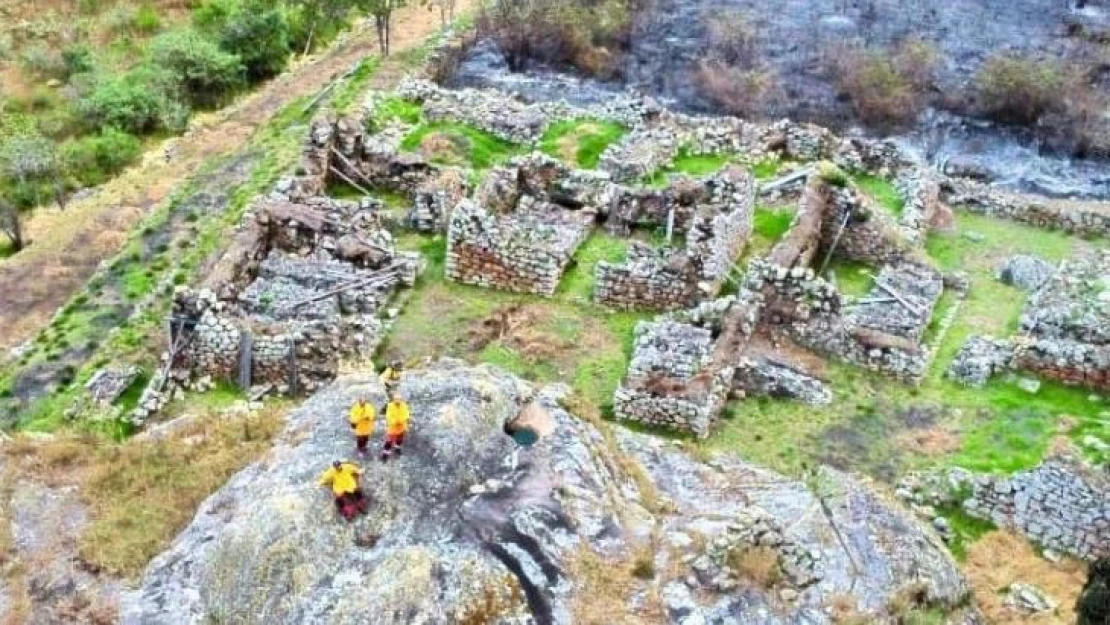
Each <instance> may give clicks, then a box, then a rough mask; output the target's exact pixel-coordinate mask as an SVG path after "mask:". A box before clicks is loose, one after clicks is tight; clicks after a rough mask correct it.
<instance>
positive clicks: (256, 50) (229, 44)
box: [193, 0, 292, 81]
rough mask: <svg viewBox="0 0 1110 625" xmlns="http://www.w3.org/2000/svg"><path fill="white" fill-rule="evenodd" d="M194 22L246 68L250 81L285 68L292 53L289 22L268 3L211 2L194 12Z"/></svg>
mask: <svg viewBox="0 0 1110 625" xmlns="http://www.w3.org/2000/svg"><path fill="white" fill-rule="evenodd" d="M193 19H194V23H195V24H196V25H197V27H198V28H200V30H201V31H202V32H204V33H207V34H210V35H211V36H213V37H214V38H215V39H216V40H217V41H218V42H219V44H220V47H221V48H223V49H224V50H225V51H226V52H229V53H231V54H235V55H237V56H238V57H239V59H240V60H241V61H242V63H243V65H244V66H246V70H247V77H248V78H249V79H250V80H251V81H257V80H262V79H264V78H269V77H270V76H274V75H276V74H278V73H280V72H281V70H283V69H285V63H286V61H287V59H288V57H289V52H290V51H291V49H292V48H291V33H290V28H289V23H288V22H287V21H286V18H285V13H284V12H283V11H282V9H281V7H280V6H278V5H275V4H274V3H272V2H268V1H267V0H212V1H211V2H207V3H205V4H204V5H202V6H201V7H200V8H199V9H197V10H196V11H195V12H194V18H193Z"/></svg>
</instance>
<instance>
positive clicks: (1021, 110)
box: [976, 56, 1067, 124]
mask: <svg viewBox="0 0 1110 625" xmlns="http://www.w3.org/2000/svg"><path fill="white" fill-rule="evenodd" d="M1066 83H1067V79H1066V76H1065V71H1064V69H1063V68H1062V67H1061V66H1060V65H1059V64H1058V63H1056V62H1052V61H1037V60H1034V59H1029V58H1024V57H1013V56H996V57H993V58H991V59H989V60H988V61H987V62H986V63H984V64H983V67H982V68H981V69H980V70H979V73H978V75H977V76H976V92H977V95H978V100H979V105H980V106H981V107H983V109H984V112H985V113H986V114H987V115H988V116H990V117H992V118H994V119H997V120H998V121H1001V122H1005V123H1012V124H1031V123H1033V122H1035V121H1037V120H1038V119H1039V118H1040V117H1041V116H1042V115H1044V114H1045V113H1047V112H1049V111H1050V110H1053V109H1056V108H1060V107H1062V106H1063V99H1064V97H1065V92H1066V89H1065V87H1066Z"/></svg>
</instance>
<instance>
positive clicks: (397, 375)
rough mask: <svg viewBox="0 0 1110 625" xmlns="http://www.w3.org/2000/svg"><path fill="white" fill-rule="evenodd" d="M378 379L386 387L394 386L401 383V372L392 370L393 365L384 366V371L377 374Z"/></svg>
mask: <svg viewBox="0 0 1110 625" xmlns="http://www.w3.org/2000/svg"><path fill="white" fill-rule="evenodd" d="M378 379H379V380H381V382H382V385H384V386H386V387H390V386H396V385H397V384H400V383H401V372H400V371H394V370H393V367H386V368H385V371H382V374H381V375H380V376H378Z"/></svg>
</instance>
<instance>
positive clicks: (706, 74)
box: [696, 60, 782, 117]
mask: <svg viewBox="0 0 1110 625" xmlns="http://www.w3.org/2000/svg"><path fill="white" fill-rule="evenodd" d="M696 81H697V84H698V86H699V87H700V88H701V91H702V93H704V94H705V95H706V96H707V97H708V98H709V99H710V100H712V101H713V102H714V103H715V104H716V105H717V106H719V107H721V108H722V109H724V110H725V112H727V113H729V114H730V115H737V116H740V117H754V116H755V115H756V114H758V113H760V112H763V111H766V110H768V109H773V108H774V107H775V105H776V104H777V103H778V102H779V101H780V99H781V96H782V90H781V86H780V84H779V80H778V75H777V74H776V73H775V72H774V70H773V69H770V68H752V69H744V68H742V67H737V66H734V65H730V64H728V63H727V62H725V61H719V60H711V61H702V62H701V64H700V65H699V67H698V73H697V76H696Z"/></svg>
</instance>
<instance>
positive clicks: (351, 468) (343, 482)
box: [320, 462, 362, 497]
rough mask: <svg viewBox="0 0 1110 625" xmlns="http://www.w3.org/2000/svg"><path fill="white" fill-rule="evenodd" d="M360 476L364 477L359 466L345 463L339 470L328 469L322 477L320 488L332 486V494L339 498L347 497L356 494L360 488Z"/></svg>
mask: <svg viewBox="0 0 1110 625" xmlns="http://www.w3.org/2000/svg"><path fill="white" fill-rule="evenodd" d="M359 475H362V470H361V469H359V468H358V465H357V464H354V463H351V462H344V463H343V464H342V465H340V467H339V468H338V469H336V468H335V467H328V470H327V471H324V474H323V475H321V476H320V486H331V492H333V493H335V495H336V496H337V497H338V496H339V495H346V494H347V493H353V492H355V489H357V488H358V476H359Z"/></svg>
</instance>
